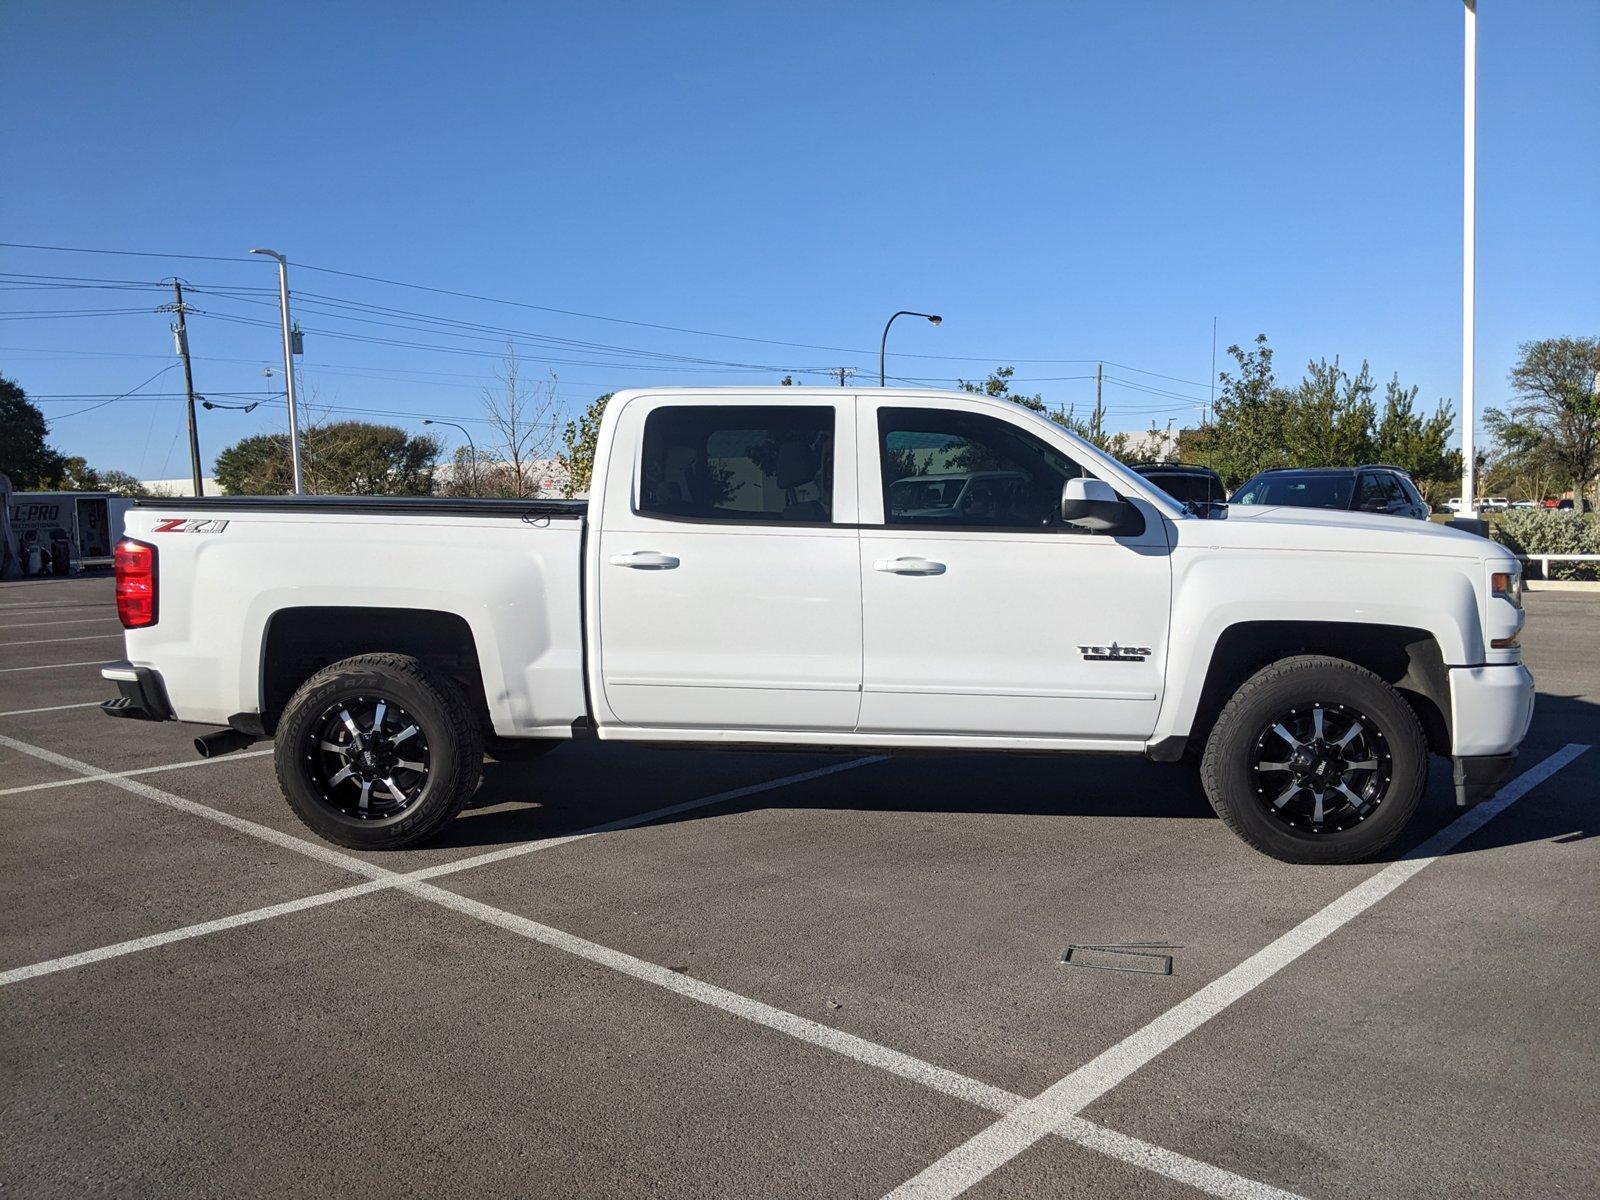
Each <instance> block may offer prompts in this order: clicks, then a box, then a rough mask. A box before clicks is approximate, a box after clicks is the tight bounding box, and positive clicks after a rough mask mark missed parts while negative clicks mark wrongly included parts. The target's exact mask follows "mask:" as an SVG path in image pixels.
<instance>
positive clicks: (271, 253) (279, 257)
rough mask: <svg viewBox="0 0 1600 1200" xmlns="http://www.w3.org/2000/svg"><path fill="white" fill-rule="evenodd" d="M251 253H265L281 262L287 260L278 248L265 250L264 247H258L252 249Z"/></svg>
mask: <svg viewBox="0 0 1600 1200" xmlns="http://www.w3.org/2000/svg"><path fill="white" fill-rule="evenodd" d="M250 253H251V254H265V255H266V256H267V257H268V258H275V259H277V260H278V261H279V262H285V261H287V260H286V259H285V258H284V257H283V255H281V254H279V253H278V252H277V251H276V250H263V249H261V248H259V247H258V248H257V249H255V250H252V251H250Z"/></svg>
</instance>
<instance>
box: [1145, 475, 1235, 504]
mask: <svg viewBox="0 0 1600 1200" xmlns="http://www.w3.org/2000/svg"><path fill="white" fill-rule="evenodd" d="M1145 478H1146V479H1148V480H1149V481H1150V482H1151V483H1152V484H1154V485H1155V486H1156V487H1158V488H1160V489H1161V490H1162V491H1163V492H1165V493H1166V494H1167V495H1169V496H1171V497H1172V498H1173V499H1174V500H1184V501H1193V502H1194V503H1196V504H1206V503H1208V502H1210V501H1212V500H1220V499H1222V497H1221V496H1220V495H1219V494H1217V492H1216V491H1215V485H1214V484H1213V483H1212V481H1211V477H1210V476H1209V475H1180V474H1177V473H1174V474H1171V475H1146V476H1145Z"/></svg>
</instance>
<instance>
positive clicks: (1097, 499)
mask: <svg viewBox="0 0 1600 1200" xmlns="http://www.w3.org/2000/svg"><path fill="white" fill-rule="evenodd" d="M1138 513H1139V510H1138V509H1136V508H1134V507H1133V505H1131V504H1129V503H1128V502H1127V501H1126V500H1124V499H1122V497H1120V496H1118V495H1117V493H1116V492H1115V491H1113V490H1112V487H1111V485H1110V484H1109V483H1106V482H1105V481H1104V480H1102V479H1084V478H1078V479H1069V480H1067V482H1066V483H1065V484H1064V485H1063V486H1062V488H1061V519H1062V520H1063V521H1064V522H1066V523H1067V524H1068V525H1076V526H1078V528H1080V529H1088V530H1092V531H1093V532H1095V533H1127V532H1132V530H1131V528H1130V527H1131V526H1132V525H1133V524H1134V523H1135V522H1136V521H1137V519H1138Z"/></svg>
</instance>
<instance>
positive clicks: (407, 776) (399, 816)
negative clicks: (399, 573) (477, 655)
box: [274, 654, 483, 850]
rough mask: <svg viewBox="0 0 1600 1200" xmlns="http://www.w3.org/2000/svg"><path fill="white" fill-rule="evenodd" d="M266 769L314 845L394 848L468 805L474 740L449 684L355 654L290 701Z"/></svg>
mask: <svg viewBox="0 0 1600 1200" xmlns="http://www.w3.org/2000/svg"><path fill="white" fill-rule="evenodd" d="M274 761H275V763H276V765H277V770H278V784H279V786H280V787H282V789H283V794H284V796H285V797H286V798H287V799H288V801H289V806H290V807H291V808H292V809H294V811H295V815H296V816H298V817H299V818H300V819H301V820H302V821H303V822H305V824H306V825H307V826H308V827H310V828H311V830H313V831H314V832H315V833H316V834H318V835H319V836H320V837H323V838H325V839H327V840H328V841H330V842H333V843H335V844H337V845H340V846H349V847H351V848H352V849H357V850H398V849H400V848H401V847H403V846H409V845H412V844H414V843H416V842H420V841H422V840H424V839H425V838H428V837H431V836H432V835H433V834H435V833H437V832H438V830H439V829H440V827H441V826H443V825H444V824H445V823H446V822H447V821H449V820H450V819H451V818H452V817H454V816H455V815H456V814H457V813H458V812H460V811H461V808H462V806H463V805H465V804H466V802H467V801H468V800H469V799H471V797H472V794H473V792H474V791H476V790H477V787H478V777H479V772H480V770H481V768H482V764H483V733H482V730H480V729H479V727H478V722H477V720H476V719H475V717H474V715H473V712H472V709H471V706H470V705H469V704H468V703H467V701H466V698H465V697H464V696H462V694H461V692H460V690H459V689H458V688H457V687H456V686H455V684H453V683H452V682H451V681H450V680H449V679H446V678H445V677H443V676H442V675H439V674H437V673H435V672H434V671H432V670H430V669H429V668H428V667H426V666H424V665H423V664H422V663H421V662H419V661H418V660H417V659H415V658H409V657H407V656H405V655H401V654H363V655H360V656H358V657H356V658H347V659H345V660H344V661H343V662H338V663H334V664H333V665H332V666H331V667H326V668H324V669H323V670H321V671H318V672H317V673H316V674H315V675H313V676H312V677H311V678H310V679H308V680H307V681H306V682H305V684H303V685H302V686H301V688H300V690H299V691H297V692H296V693H295V694H294V698H293V699H292V700H290V701H289V705H288V707H287V708H286V709H285V710H284V713H283V718H282V720H281V721H280V722H279V723H278V732H277V747H276V751H275V755H274Z"/></svg>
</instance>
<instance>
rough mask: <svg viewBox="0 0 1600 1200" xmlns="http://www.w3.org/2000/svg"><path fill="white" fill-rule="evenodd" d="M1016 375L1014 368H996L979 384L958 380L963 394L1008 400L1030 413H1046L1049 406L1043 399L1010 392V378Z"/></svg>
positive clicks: (969, 380)
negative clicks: (970, 393)
mask: <svg viewBox="0 0 1600 1200" xmlns="http://www.w3.org/2000/svg"><path fill="white" fill-rule="evenodd" d="M1016 373H1017V369H1016V368H1015V367H996V368H995V369H994V370H992V371H990V372H989V378H987V379H985V380H983V381H982V382H981V383H979V382H975V381H973V380H971V379H958V380H956V382H957V383H959V384H960V385H961V390H962V391H963V392H972V393H973V394H974V395H978V396H989V397H991V398H993V399H995V400H1009V401H1011V403H1013V404H1020V405H1022V407H1023V408H1026V409H1028V410H1029V411H1031V412H1036V413H1042V412H1047V411H1048V408H1049V406H1048V405H1046V404H1045V402H1044V397H1043V396H1039V395H1035V396H1022V395H1018V394H1017V393H1015V392H1013V391H1012V390H1011V378H1012V376H1014V375H1015V374H1016Z"/></svg>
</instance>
